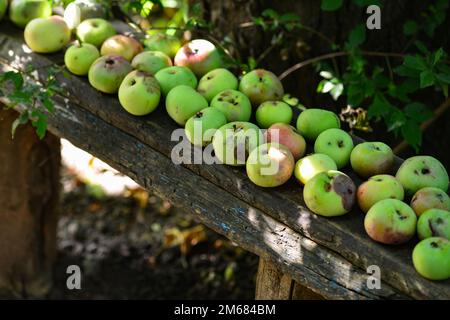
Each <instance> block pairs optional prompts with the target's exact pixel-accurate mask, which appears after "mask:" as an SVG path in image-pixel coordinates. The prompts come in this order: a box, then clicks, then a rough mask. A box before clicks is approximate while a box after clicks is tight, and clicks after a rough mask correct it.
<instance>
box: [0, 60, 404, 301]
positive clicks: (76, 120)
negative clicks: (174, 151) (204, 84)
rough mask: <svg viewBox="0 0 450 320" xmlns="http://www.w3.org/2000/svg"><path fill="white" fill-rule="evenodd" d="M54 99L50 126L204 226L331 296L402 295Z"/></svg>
mask: <svg viewBox="0 0 450 320" xmlns="http://www.w3.org/2000/svg"><path fill="white" fill-rule="evenodd" d="M0 66H1V65H0ZM0 71H1V68H0ZM0 100H3V101H4V102H6V103H7V101H5V99H0ZM53 100H54V101H55V103H56V113H55V114H54V115H52V116H51V117H50V118H49V129H50V131H51V132H53V133H54V134H56V135H58V136H63V137H65V138H67V139H69V140H70V141H71V142H72V143H74V144H75V145H77V146H79V147H81V148H83V149H84V150H86V151H88V152H91V153H92V154H94V155H95V156H97V157H99V158H100V159H102V160H104V161H106V162H107V163H109V164H111V165H112V166H113V167H115V168H116V169H117V170H119V171H121V172H123V173H124V174H127V175H129V176H130V177H131V178H133V179H134V180H136V181H137V182H138V183H140V184H141V185H142V186H144V187H145V188H148V189H151V190H152V191H154V192H155V193H157V194H159V195H161V196H163V197H165V198H167V199H168V200H169V201H171V202H172V203H174V204H175V205H178V206H182V207H183V209H184V210H187V211H190V212H192V213H193V214H194V215H195V216H197V217H198V218H199V219H200V220H201V221H202V222H203V223H204V224H205V225H207V226H208V227H210V228H212V229H213V230H215V231H217V232H218V233H220V234H223V235H224V236H226V237H228V238H229V239H231V240H232V241H234V242H236V243H238V244H239V245H240V246H241V247H243V248H244V249H246V250H249V251H251V252H253V253H255V254H257V255H259V256H260V257H262V258H264V259H267V260H270V261H272V262H273V263H275V264H276V265H277V266H278V267H279V268H280V270H282V271H283V272H284V273H286V274H289V275H290V276H291V277H292V278H293V279H295V280H296V281H297V282H299V283H301V284H302V285H304V286H307V287H308V288H311V290H313V291H315V292H317V293H320V294H322V295H323V296H325V297H327V298H330V299H368V298H369V299H387V298H399V299H405V298H408V297H407V295H404V294H402V293H399V292H397V290H395V289H392V288H391V286H390V285H388V284H384V285H383V287H382V289H381V290H370V289H368V288H367V287H366V279H367V274H366V273H365V272H364V271H363V270H361V269H359V268H354V267H353V266H352V264H351V263H350V262H348V261H347V260H346V259H344V258H343V257H342V256H340V255H339V254H336V253H334V252H332V251H330V250H329V249H327V248H324V247H322V246H319V245H317V244H316V243H314V242H313V241H311V240H309V239H307V238H304V237H302V236H301V235H299V234H298V233H297V232H295V231H293V230H292V229H290V228H289V227H287V226H285V225H283V224H282V223H280V222H278V221H276V220H275V219H273V218H271V217H270V216H267V215H266V214H264V213H263V212H261V211H260V210H258V209H255V208H254V207H252V206H250V205H248V204H247V203H245V202H244V201H242V200H239V199H237V198H236V197H234V196H232V195H231V194H229V193H227V192H225V191H223V190H222V189H220V188H219V187H217V186H216V185H214V184H213V183H211V182H209V181H207V180H206V179H204V178H202V177H200V176H198V175H196V174H194V173H192V171H190V170H188V169H187V168H185V167H183V166H179V165H178V166H176V165H174V164H173V163H172V162H171V160H170V159H169V158H167V157H166V156H164V155H163V154H161V153H159V152H157V151H155V150H154V149H152V148H150V147H149V146H147V145H145V144H143V143H142V142H141V141H139V140H138V139H136V138H134V137H132V136H130V135H128V134H126V133H124V132H123V131H121V130H119V129H117V128H115V127H113V126H111V125H109V124H107V123H105V122H104V121H102V120H101V119H99V118H98V117H95V116H94V115H93V114H91V113H89V112H87V111H85V110H83V109H82V108H80V107H79V106H76V105H74V104H72V103H71V102H70V101H69V100H68V99H66V98H63V97H60V96H55V97H54V98H53ZM212 194H215V195H220V196H216V197H214V196H211V195H212Z"/></svg>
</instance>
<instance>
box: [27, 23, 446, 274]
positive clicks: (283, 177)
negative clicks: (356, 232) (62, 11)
mask: <svg viewBox="0 0 450 320" xmlns="http://www.w3.org/2000/svg"><path fill="white" fill-rule="evenodd" d="M74 31H75V33H76V36H77V38H78V42H76V43H75V44H73V45H71V46H70V47H69V48H68V49H67V50H66V52H65V59H64V60H65V64H66V67H67V68H68V70H69V71H71V72H72V73H74V74H76V75H79V76H85V75H87V76H88V79H89V82H90V84H91V85H92V86H93V87H94V88H96V89H97V90H99V91H101V92H104V93H108V94H115V93H118V98H119V101H120V104H121V105H122V107H123V108H124V109H125V110H126V111H127V112H129V113H131V114H133V115H136V116H143V115H147V114H149V113H151V112H152V111H154V110H155V109H156V108H157V106H158V105H159V104H160V100H161V99H164V101H165V107H166V111H167V114H168V115H169V116H170V117H171V118H172V119H173V120H174V121H175V122H176V123H177V124H178V125H180V126H184V128H185V132H186V137H187V138H188V139H189V141H190V142H191V143H192V144H193V145H195V146H198V147H202V146H207V145H209V144H211V145H212V148H213V150H214V154H215V156H216V157H217V158H218V159H219V160H220V162H222V163H224V164H227V165H232V166H245V167H246V172H247V175H248V177H249V179H250V180H251V181H252V182H253V183H255V184H256V185H258V186H261V187H277V186H280V185H282V184H284V183H285V182H287V181H288V180H289V179H290V178H291V177H292V176H295V178H296V179H297V180H298V182H299V183H300V184H301V185H304V187H303V198H304V201H305V204H306V206H307V207H308V208H309V209H310V210H311V211H312V212H314V213H315V214H318V215H321V216H325V217H334V216H340V215H343V214H346V213H348V212H350V211H351V210H352V209H353V208H354V206H355V204H356V203H357V204H358V206H359V207H360V209H361V210H362V211H363V212H364V213H365V219H364V227H365V230H366V232H367V234H368V236H369V237H370V238H372V239H373V240H375V241H377V242H380V243H383V244H401V243H405V242H407V241H409V240H411V239H412V238H413V237H414V235H415V234H416V233H417V235H418V237H419V239H421V241H420V242H419V243H418V244H417V245H416V247H415V248H414V250H413V255H412V257H413V264H414V266H415V268H416V270H417V271H418V272H419V274H421V275H422V276H424V277H426V278H429V279H432V280H445V279H448V278H449V277H450V241H449V240H450V198H449V196H448V195H447V193H446V192H447V190H448V186H449V177H448V174H447V171H446V170H445V168H444V166H443V165H442V164H441V163H440V162H439V161H438V160H437V159H435V158H433V157H430V156H415V157H412V158H409V159H407V160H406V161H405V162H403V164H402V165H401V166H400V168H399V169H398V170H397V172H396V174H395V176H394V175H391V174H392V173H393V172H392V171H393V166H394V154H393V152H392V150H391V148H390V147H389V146H388V145H386V144H384V143H382V142H364V143H360V144H358V145H356V146H355V145H354V143H353V139H352V137H351V136H350V135H349V134H348V133H347V132H345V131H344V130H342V129H341V124H340V120H339V118H338V117H337V115H336V114H334V113H332V112H330V111H326V110H322V109H307V110H305V111H303V112H301V114H300V115H299V117H298V118H297V119H296V121H295V126H296V127H295V128H294V127H293V126H291V125H290V124H291V123H292V122H293V112H292V109H291V107H290V106H289V105H288V104H286V103H285V102H283V101H282V98H283V95H284V89H283V86H282V84H281V82H280V81H279V79H278V78H277V77H276V76H275V75H274V74H273V73H272V72H270V71H268V70H263V69H257V70H253V71H251V72H248V73H247V74H245V75H243V76H242V78H241V79H240V81H239V79H238V78H237V77H236V76H235V75H234V74H233V73H231V72H230V71H229V70H227V69H225V68H223V67H222V61H221V57H220V54H219V52H218V50H217V49H216V48H215V46H214V45H213V44H212V43H210V42H209V41H206V40H203V39H196V40H193V41H190V42H188V43H187V44H185V45H183V46H181V44H180V43H179V41H178V40H177V39H176V38H175V39H174V38H171V37H168V36H166V35H163V34H155V35H153V36H152V37H148V38H147V39H145V40H144V47H145V50H144V47H143V46H142V44H141V43H140V42H139V41H138V40H136V39H134V38H132V37H127V36H125V35H120V34H119V35H118V34H116V31H115V29H114V27H113V26H112V24H111V23H110V22H109V21H107V20H104V19H101V18H91V19H86V20H84V21H81V22H80V23H79V24H77V25H76V28H75V30H74ZM49 34H51V35H52V36H51V37H49V36H48V35H49ZM71 34H72V31H71V30H70V28H69V27H68V25H67V23H66V21H65V20H64V19H62V18H61V17H57V16H50V17H44V18H37V19H33V20H31V21H30V22H29V23H27V24H26V26H25V31H24V36H25V41H26V43H27V45H28V46H29V47H30V48H31V49H32V50H33V51H35V52H40V53H49V52H55V51H59V50H61V49H63V48H64V47H65V46H66V45H67V44H68V43H69V42H70V40H71ZM198 79H199V80H198ZM253 113H254V119H255V120H256V124H254V123H252V122H251V119H252V114H253ZM307 144H311V146H313V149H314V153H313V154H309V155H305V153H306V146H307ZM347 166H351V168H352V169H353V171H354V172H355V173H357V174H358V175H359V176H360V177H362V178H363V179H368V180H367V181H365V182H364V183H362V184H361V185H360V186H359V187H358V188H357V187H356V185H355V183H354V182H353V181H352V179H351V178H350V177H349V176H348V175H346V174H344V173H343V172H341V171H339V170H341V169H343V168H345V167H347ZM411 197H412V199H411V201H410V205H408V204H407V203H406V202H404V200H405V198H411Z"/></svg>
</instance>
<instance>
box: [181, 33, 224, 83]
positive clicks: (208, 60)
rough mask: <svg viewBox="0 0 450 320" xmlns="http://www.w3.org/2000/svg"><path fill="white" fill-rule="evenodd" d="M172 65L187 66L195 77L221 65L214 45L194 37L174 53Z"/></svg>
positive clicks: (220, 59)
mask: <svg viewBox="0 0 450 320" xmlns="http://www.w3.org/2000/svg"><path fill="white" fill-rule="evenodd" d="M174 65H176V66H183V67H188V68H189V69H191V70H192V71H193V72H194V73H195V75H196V76H197V77H202V76H203V75H205V74H207V73H208V72H209V71H211V70H214V69H217V68H220V67H221V66H222V58H221V57H220V53H219V51H218V50H217V48H216V46H215V45H214V44H212V43H211V42H209V41H208V40H204V39H195V40H192V41H190V42H188V43H186V44H185V45H184V46H182V47H181V48H180V49H179V50H178V51H177V54H176V55H175V58H174Z"/></svg>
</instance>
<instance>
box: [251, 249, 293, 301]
mask: <svg viewBox="0 0 450 320" xmlns="http://www.w3.org/2000/svg"><path fill="white" fill-rule="evenodd" d="M293 287H294V283H293V281H292V278H291V277H290V276H288V275H286V274H283V273H282V272H280V270H278V268H277V267H276V266H275V265H274V264H273V263H270V262H269V261H267V260H264V259H261V258H260V259H259V265H258V274H257V276H256V290H255V299H256V300H290V299H291V296H292V291H293Z"/></svg>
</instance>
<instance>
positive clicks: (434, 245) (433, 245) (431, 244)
mask: <svg viewBox="0 0 450 320" xmlns="http://www.w3.org/2000/svg"><path fill="white" fill-rule="evenodd" d="M430 246H431V247H432V248H439V244H438V243H437V242H435V241H433V242H430Z"/></svg>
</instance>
